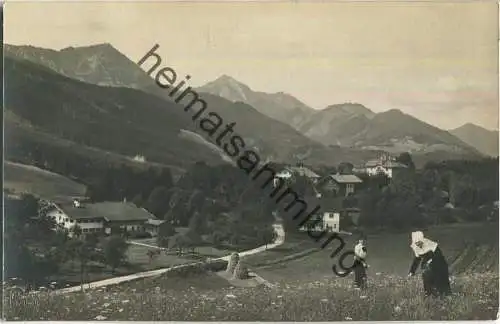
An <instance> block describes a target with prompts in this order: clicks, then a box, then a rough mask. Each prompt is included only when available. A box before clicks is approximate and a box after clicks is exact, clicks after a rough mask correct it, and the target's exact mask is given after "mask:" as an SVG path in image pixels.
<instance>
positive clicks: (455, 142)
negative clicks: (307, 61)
mask: <svg viewBox="0 0 500 324" xmlns="http://www.w3.org/2000/svg"><path fill="white" fill-rule="evenodd" d="M4 53H5V54H4V55H5V56H6V60H5V71H6V72H5V74H6V78H5V80H6V93H7V94H8V95H7V96H6V109H7V110H8V111H9V112H10V113H9V115H10V116H15V117H14V118H12V117H9V118H10V119H15V120H16V121H19V120H22V121H23V122H21V123H19V122H17V123H16V124H15V125H16V127H18V131H19V125H30V127H31V128H33V127H34V128H36V129H37V130H38V131H42V132H44V133H47V134H50V135H51V136H56V137H59V138H62V139H65V140H72V141H74V142H76V143H79V145H87V146H91V147H98V148H100V149H103V150H107V151H111V152H115V153H117V154H123V155H127V156H128V155H134V154H140V153H142V154H145V155H146V156H147V158H148V160H152V161H155V162H158V163H163V164H172V165H175V166H177V167H184V165H185V164H186V163H194V162H196V161H199V160H205V161H209V162H210V161H211V162H214V163H216V162H221V161H222V160H224V157H223V154H222V152H221V151H218V150H217V148H216V147H214V145H213V144H210V143H209V141H208V139H206V138H205V139H204V138H203V137H200V136H199V135H196V134H199V132H197V130H196V127H195V126H194V124H193V122H192V121H191V118H190V117H191V116H190V115H189V114H186V113H185V112H183V110H182V107H181V106H180V105H178V104H176V103H174V102H172V101H171V99H170V97H169V96H168V95H167V93H166V91H162V90H163V89H161V88H159V87H158V86H157V85H156V84H155V82H154V80H153V79H151V78H150V77H149V76H148V75H147V74H146V73H145V72H144V71H143V70H142V69H141V68H140V67H139V66H137V64H135V63H134V62H133V61H131V60H130V59H129V58H127V57H126V56H125V55H123V54H122V53H120V52H119V51H118V50H116V49H115V48H114V47H113V46H111V45H109V44H99V45H93V46H86V47H77V48H66V49H63V50H60V51H55V50H50V49H43V48H37V47H33V46H12V45H5V47H4ZM197 91H199V92H200V93H201V98H203V99H204V100H206V102H207V107H209V110H211V111H214V112H217V113H218V114H219V115H220V116H222V117H223V118H224V121H225V123H230V122H235V123H236V126H235V127H234V129H235V132H237V133H239V134H241V135H242V137H244V138H245V142H246V143H248V144H249V146H250V147H252V148H254V149H255V150H257V151H258V152H260V153H261V157H264V159H265V160H274V161H277V162H285V163H294V162H296V161H297V160H301V161H303V162H305V163H307V164H310V165H332V164H338V163H340V162H343V161H351V162H353V163H355V164H357V163H362V162H363V161H365V160H366V159H370V158H373V157H376V156H377V155H378V154H380V153H381V151H391V152H394V153H398V152H403V151H410V152H412V153H414V154H415V159H416V162H418V160H419V156H420V157H421V158H422V159H421V162H422V163H423V162H425V161H428V160H430V159H436V158H441V157H443V156H446V157H447V158H462V157H470V158H477V157H479V156H480V154H479V153H478V151H477V150H476V149H475V148H474V147H473V146H476V145H474V144H471V142H470V141H471V140H470V139H469V140H468V141H469V142H467V140H460V139H459V138H458V137H457V136H458V135H457V136H454V135H452V134H451V133H449V132H447V131H444V130H441V129H439V128H436V127H434V126H431V125H429V124H426V123H424V122H422V121H420V120H418V119H416V118H414V117H412V116H409V115H406V114H404V113H402V112H400V111H397V110H391V111H387V112H384V113H379V114H376V113H374V112H372V111H371V110H369V109H368V108H366V107H364V106H363V105H360V104H341V105H333V106H330V107H327V108H326V109H324V110H319V111H318V110H314V109H312V108H311V107H308V106H307V105H306V104H304V103H302V102H301V101H300V100H298V99H296V98H294V97H293V96H292V95H289V94H285V93H274V94H268V93H264V92H257V91H253V90H251V88H250V87H248V86H246V85H245V84H243V83H241V82H239V81H237V80H235V79H233V78H232V77H229V76H227V75H223V76H221V77H220V78H218V79H216V80H214V81H212V82H209V83H207V84H206V85H204V86H202V87H199V88H197ZM34 107H36V108H37V109H34ZM7 124H9V125H11V126H12V125H14V124H13V123H11V122H9V121H6V125H7ZM23 127H24V126H23ZM7 128H8V127H7V126H6V129H7ZM26 129H27V128H26ZM470 136H472V137H473V136H475V135H469V137H470Z"/></svg>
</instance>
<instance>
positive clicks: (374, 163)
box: [363, 155, 407, 178]
mask: <svg viewBox="0 0 500 324" xmlns="http://www.w3.org/2000/svg"><path fill="white" fill-rule="evenodd" d="M406 168H407V166H406V165H404V164H402V163H399V162H396V161H395V159H394V158H393V157H390V156H388V155H382V156H381V157H380V158H379V159H376V160H370V161H368V162H366V163H365V165H364V168H363V170H364V172H365V173H367V174H368V175H369V176H374V175H379V174H385V175H386V176H387V177H389V178H392V177H394V175H395V174H396V173H397V172H398V171H400V170H402V169H406Z"/></svg>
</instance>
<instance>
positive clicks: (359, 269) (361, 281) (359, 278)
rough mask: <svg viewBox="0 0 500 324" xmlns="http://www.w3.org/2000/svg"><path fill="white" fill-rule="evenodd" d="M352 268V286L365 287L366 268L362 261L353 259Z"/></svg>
mask: <svg viewBox="0 0 500 324" xmlns="http://www.w3.org/2000/svg"><path fill="white" fill-rule="evenodd" d="M353 270H354V286H355V287H357V288H362V289H364V288H366V286H367V284H366V277H367V276H366V268H365V265H364V263H363V262H361V261H360V260H357V259H356V260H355V261H354V264H353Z"/></svg>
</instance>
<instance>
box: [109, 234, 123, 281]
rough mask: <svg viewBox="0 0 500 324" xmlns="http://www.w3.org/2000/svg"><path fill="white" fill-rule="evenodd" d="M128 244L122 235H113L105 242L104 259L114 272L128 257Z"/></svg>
mask: <svg viewBox="0 0 500 324" xmlns="http://www.w3.org/2000/svg"><path fill="white" fill-rule="evenodd" d="M127 249H128V244H127V242H126V241H125V239H124V238H123V237H122V236H121V235H113V236H111V237H110V238H108V239H107V240H106V242H105V244H104V261H105V262H106V264H107V265H109V266H110V267H111V271H112V272H113V273H114V272H115V270H116V268H117V267H118V266H120V265H121V264H122V263H123V262H124V261H125V260H126V259H127V254H126V253H127Z"/></svg>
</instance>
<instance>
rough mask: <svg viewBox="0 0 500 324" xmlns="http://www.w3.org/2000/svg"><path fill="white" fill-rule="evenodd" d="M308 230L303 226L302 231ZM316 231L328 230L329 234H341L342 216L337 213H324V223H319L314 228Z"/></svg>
mask: <svg viewBox="0 0 500 324" xmlns="http://www.w3.org/2000/svg"><path fill="white" fill-rule="evenodd" d="M307 230H308V228H307V227H305V226H302V227H301V228H300V231H302V232H305V231H307ZM314 230H316V231H323V230H327V231H328V232H339V231H340V214H339V213H335V212H325V213H323V222H319V223H318V224H317V225H316V227H315V228H314Z"/></svg>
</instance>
